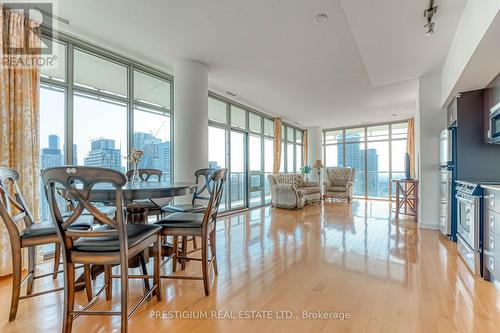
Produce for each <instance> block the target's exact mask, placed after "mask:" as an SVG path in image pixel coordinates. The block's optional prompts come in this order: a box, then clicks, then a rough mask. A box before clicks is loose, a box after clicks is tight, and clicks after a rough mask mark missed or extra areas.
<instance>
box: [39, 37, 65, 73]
mask: <svg viewBox="0 0 500 333" xmlns="http://www.w3.org/2000/svg"><path fill="white" fill-rule="evenodd" d="M42 43H44V44H46V45H48V44H49V43H52V54H53V55H54V56H55V59H54V60H53V61H52V66H41V67H40V76H41V77H44V78H48V79H51V80H55V81H61V82H66V49H67V48H66V44H63V43H59V42H56V41H51V40H50V39H47V38H42Z"/></svg>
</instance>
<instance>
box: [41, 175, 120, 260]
mask: <svg viewBox="0 0 500 333" xmlns="http://www.w3.org/2000/svg"><path fill="white" fill-rule="evenodd" d="M42 179H43V182H44V185H45V189H46V195H47V200H48V203H49V208H50V212H51V214H52V218H53V220H54V222H55V224H56V231H57V233H58V235H59V237H60V238H61V239H62V240H63V244H64V246H65V249H66V250H71V249H72V247H73V238H74V237H75V236H74V235H72V233H71V232H69V231H68V230H69V229H70V228H71V224H72V223H74V222H75V221H77V220H78V218H79V217H80V216H81V215H82V213H83V212H84V210H87V211H88V213H89V214H91V215H92V216H93V217H94V219H96V220H98V221H99V222H101V223H103V224H106V225H108V226H109V227H110V228H112V229H115V230H116V232H117V233H118V237H119V240H120V248H121V250H122V251H126V249H127V239H126V230H125V228H126V226H125V221H124V214H123V194H122V192H123V189H122V188H123V186H124V185H125V184H126V183H127V179H126V177H125V175H123V174H122V173H121V172H118V171H115V170H112V169H107V168H97V167H81V166H62V167H55V168H49V169H46V170H44V171H43V172H42ZM98 184H111V185H112V186H113V187H114V188H115V207H116V214H115V220H112V219H110V218H109V217H108V216H106V215H105V214H104V213H102V212H101V211H100V210H99V209H97V208H96V207H95V206H94V204H93V203H92V202H91V201H90V198H91V194H92V191H93V190H94V189H95V187H96V185H98ZM60 191H63V192H65V193H66V195H67V196H68V197H69V198H71V201H72V202H74V204H76V206H75V208H74V210H73V211H71V212H69V213H68V214H66V215H64V217H63V214H62V213H61V211H60V208H59V204H58V202H57V196H58V193H59V192H60ZM100 235H102V232H95V233H94V234H93V233H92V231H88V232H86V233H85V237H99V236H100Z"/></svg>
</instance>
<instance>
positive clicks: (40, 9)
mask: <svg viewBox="0 0 500 333" xmlns="http://www.w3.org/2000/svg"><path fill="white" fill-rule="evenodd" d="M3 7H4V9H7V10H9V11H10V12H14V13H18V14H19V15H20V16H23V17H24V18H25V19H28V20H29V21H25V24H24V28H25V29H27V30H28V31H26V34H25V36H26V39H25V40H24V41H19V40H18V39H16V38H14V37H10V38H9V39H8V41H7V43H8V45H7V47H8V49H9V53H10V54H38V55H52V51H53V50H52V38H51V37H52V35H53V29H54V17H55V15H54V4H53V1H47V0H45V1H32V2H26V1H23V2H21V1H12V0H11V1H4V2H3ZM42 30H43V31H44V36H46V37H47V38H44V39H43V40H42Z"/></svg>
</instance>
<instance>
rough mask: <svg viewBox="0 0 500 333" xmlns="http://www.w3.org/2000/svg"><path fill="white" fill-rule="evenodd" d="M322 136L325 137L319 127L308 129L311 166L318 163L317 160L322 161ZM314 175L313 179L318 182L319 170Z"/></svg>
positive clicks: (309, 161) (309, 162) (314, 171)
mask: <svg viewBox="0 0 500 333" xmlns="http://www.w3.org/2000/svg"><path fill="white" fill-rule="evenodd" d="M322 135H323V132H322V128H321V127H319V126H315V127H309V128H308V129H307V139H308V145H307V147H308V153H307V159H308V161H307V163H308V164H309V165H311V166H313V165H314V162H316V160H321V159H322V152H321V149H322V146H321V143H322ZM324 163H325V162H324V161H323V164H324ZM312 174H313V177H311V178H312V179H314V180H316V181H317V180H318V179H317V178H318V174H317V170H313V172H312Z"/></svg>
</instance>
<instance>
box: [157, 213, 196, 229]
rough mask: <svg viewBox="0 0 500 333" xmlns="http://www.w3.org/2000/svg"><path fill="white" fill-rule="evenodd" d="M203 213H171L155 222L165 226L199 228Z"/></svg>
mask: <svg viewBox="0 0 500 333" xmlns="http://www.w3.org/2000/svg"><path fill="white" fill-rule="evenodd" d="M203 215H204V214H200V213H173V214H170V215H168V216H167V217H165V218H163V219H161V220H159V221H158V222H156V223H155V224H156V225H159V226H162V227H165V228H201V223H202V221H203Z"/></svg>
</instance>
